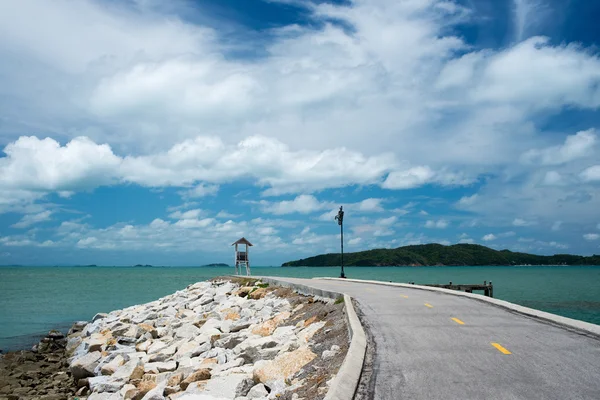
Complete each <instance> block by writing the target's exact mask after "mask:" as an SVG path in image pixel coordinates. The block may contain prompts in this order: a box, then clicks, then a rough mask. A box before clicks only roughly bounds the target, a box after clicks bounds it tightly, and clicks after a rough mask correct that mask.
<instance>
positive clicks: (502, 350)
mask: <svg viewBox="0 0 600 400" xmlns="http://www.w3.org/2000/svg"><path fill="white" fill-rule="evenodd" d="M492 346H494V347H495V348H496V349H497V350H498V351H499V352H500V353H502V354H512V353H511V352H510V351H508V350H506V349H505V348H504V347H502V346H500V345H499V344H498V343H492Z"/></svg>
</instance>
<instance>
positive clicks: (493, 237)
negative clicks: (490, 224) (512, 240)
mask: <svg viewBox="0 0 600 400" xmlns="http://www.w3.org/2000/svg"><path fill="white" fill-rule="evenodd" d="M497 238H498V237H497V236H496V235H494V234H493V233H488V234H487V235H484V236H483V237H482V238H481V239H482V240H483V241H485V242H491V241H493V240H496V239H497Z"/></svg>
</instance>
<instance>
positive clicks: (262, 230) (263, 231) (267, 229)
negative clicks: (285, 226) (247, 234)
mask: <svg viewBox="0 0 600 400" xmlns="http://www.w3.org/2000/svg"><path fill="white" fill-rule="evenodd" d="M256 232H257V233H258V234H259V235H264V236H269V235H274V234H276V233H277V229H275V228H273V227H272V226H261V227H259V228H257V229H256Z"/></svg>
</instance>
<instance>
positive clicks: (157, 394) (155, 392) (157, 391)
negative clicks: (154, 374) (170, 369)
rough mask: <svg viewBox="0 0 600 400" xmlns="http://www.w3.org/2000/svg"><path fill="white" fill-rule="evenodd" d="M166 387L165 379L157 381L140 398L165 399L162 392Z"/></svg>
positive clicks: (144, 399)
mask: <svg viewBox="0 0 600 400" xmlns="http://www.w3.org/2000/svg"><path fill="white" fill-rule="evenodd" d="M166 387H167V382H166V381H165V382H161V383H159V384H158V385H156V387H155V388H154V389H152V390H150V391H149V392H148V393H146V395H145V396H144V397H142V400H165V396H163V393H164V391H165V388H166Z"/></svg>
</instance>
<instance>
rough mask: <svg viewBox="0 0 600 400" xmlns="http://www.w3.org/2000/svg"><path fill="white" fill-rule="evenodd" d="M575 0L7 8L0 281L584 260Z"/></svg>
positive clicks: (2, 25)
mask: <svg viewBox="0 0 600 400" xmlns="http://www.w3.org/2000/svg"><path fill="white" fill-rule="evenodd" d="M598 15H600V5H599V4H597V2H592V1H584V0H498V1H496V0H463V1H458V0H457V1H452V0H371V1H366V0H360V1H358V0H357V1H336V2H327V1H318V2H311V1H302V0H252V1H248V0H246V1H243V0H226V1H225V0H223V1H219V2H213V1H208V0H197V1H191V0H174V1H171V2H168V5H165V2H162V1H157V0H128V1H117V0H110V1H107V0H105V1H99V0H98V1H94V0H79V1H67V0H57V1H55V2H53V3H52V4H49V3H48V2H46V1H43V0H24V1H20V2H12V3H11V4H8V3H6V4H3V5H0V58H1V59H2V60H3V62H2V63H1V64H0V149H3V152H0V265H6V264H24V265H55V264H99V265H131V264H137V263H142V264H154V265H201V264H205V263H211V262H230V261H231V259H232V257H233V255H232V249H231V247H230V244H231V243H232V242H233V241H235V240H236V239H238V238H239V237H241V236H245V237H246V238H248V239H249V240H250V241H251V242H253V243H254V245H255V246H254V247H253V248H252V254H253V256H252V261H253V263H254V264H255V265H279V264H281V263H282V262H284V261H287V260H291V259H296V258H300V257H306V256H310V255H314V254H318V253H322V252H330V251H337V249H338V244H339V236H338V233H339V232H338V226H337V224H336V223H335V221H334V220H333V216H334V215H335V212H336V209H337V208H338V207H339V205H344V207H345V209H346V219H345V240H346V243H345V246H346V247H345V248H346V250H347V251H358V250H364V249H370V248H375V247H398V246H402V245H408V244H419V243H430V242H437V243H443V244H454V243H479V244H483V245H486V246H490V247H493V248H496V249H504V248H508V249H511V250H514V251H525V252H532V253H539V254H554V253H577V254H586V255H587V254H598V253H600V250H599V245H600V212H599V211H598V210H600V153H599V139H598V128H599V127H600V112H599V110H598V108H599V106H600V50H599V48H598V45H599V42H600V26H599V25H598V24H597V23H596V22H597V17H598Z"/></svg>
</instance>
